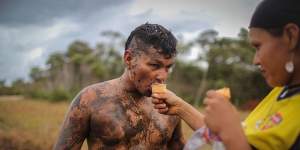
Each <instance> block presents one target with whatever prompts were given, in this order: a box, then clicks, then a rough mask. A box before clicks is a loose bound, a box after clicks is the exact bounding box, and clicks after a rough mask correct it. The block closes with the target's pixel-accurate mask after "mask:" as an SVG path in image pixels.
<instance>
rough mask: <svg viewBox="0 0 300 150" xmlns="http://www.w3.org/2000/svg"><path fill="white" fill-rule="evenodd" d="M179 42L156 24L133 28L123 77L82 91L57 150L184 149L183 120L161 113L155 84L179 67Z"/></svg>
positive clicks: (73, 104)
mask: <svg viewBox="0 0 300 150" xmlns="http://www.w3.org/2000/svg"><path fill="white" fill-rule="evenodd" d="M176 43H177V40H176V38H175V37H174V35H173V34H172V33H171V32H170V31H168V30H167V29H165V28H164V27H162V26H161V25H158V24H149V23H146V24H143V25H141V26H139V27H137V28H136V29H135V30H133V31H132V32H131V34H130V36H129V37H128V39H127V41H126V44H125V52H124V56H123V58H124V63H125V66H126V67H125V70H124V73H123V74H122V75H121V76H120V77H119V78H116V79H113V80H109V81H105V82H101V83H97V84H94V85H90V86H88V87H86V88H84V89H83V90H82V91H81V92H80V93H79V94H78V95H77V96H76V97H75V98H74V100H73V102H72V104H71V106H70V108H69V111H68V113H67V115H66V117H65V120H64V123H63V125H62V129H61V131H60V134H59V138H58V140H57V142H56V144H55V146H54V149H55V150H70V149H80V148H81V146H82V143H83V142H84V140H85V139H87V144H88V148H89V149H91V150H95V149H97V150H99V149H104V150H109V149H117V150H127V149H130V150H155V149H159V150H163V149H171V150H177V149H182V148H183V146H184V138H183V135H182V132H181V124H180V120H179V118H177V117H175V116H167V115H163V114H159V113H158V112H157V110H155V109H154V107H153V104H152V103H151V97H150V96H151V93H152V92H151V85H152V84H154V83H164V82H165V81H166V79H167V77H168V74H169V72H170V69H171V68H172V66H173V64H174V63H175V57H176Z"/></svg>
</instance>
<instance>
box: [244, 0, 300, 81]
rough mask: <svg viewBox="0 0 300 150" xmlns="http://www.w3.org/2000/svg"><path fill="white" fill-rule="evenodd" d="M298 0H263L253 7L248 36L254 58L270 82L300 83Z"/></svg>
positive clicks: (299, 13) (299, 18) (299, 8)
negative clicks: (254, 50) (253, 50)
mask: <svg viewBox="0 0 300 150" xmlns="http://www.w3.org/2000/svg"><path fill="white" fill-rule="evenodd" d="M299 27H300V1H299V0H286V1H283V0H264V1H262V2H261V3H260V4H259V5H258V7H257V8H256V10H255V12H254V14H253V16H252V19H251V22H250V26H249V28H250V32H249V38H250V42H251V44H252V45H253V46H254V47H255V48H256V54H255V57H254V59H253V62H254V64H255V65H258V66H260V68H261V71H262V73H263V75H264V77H265V79H266V80H267V82H268V84H269V85H270V86H284V85H289V84H296V83H300V64H299V61H300V44H299V43H300V42H299V41H300V28H299Z"/></svg>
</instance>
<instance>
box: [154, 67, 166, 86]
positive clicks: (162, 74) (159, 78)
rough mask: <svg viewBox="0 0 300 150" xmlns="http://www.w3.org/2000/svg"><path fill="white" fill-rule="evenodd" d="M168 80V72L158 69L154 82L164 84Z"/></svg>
mask: <svg viewBox="0 0 300 150" xmlns="http://www.w3.org/2000/svg"><path fill="white" fill-rule="evenodd" d="M167 78H168V70H167V69H160V70H159V72H158V73H157V76H156V82H158V83H164V82H165V81H166V80H167Z"/></svg>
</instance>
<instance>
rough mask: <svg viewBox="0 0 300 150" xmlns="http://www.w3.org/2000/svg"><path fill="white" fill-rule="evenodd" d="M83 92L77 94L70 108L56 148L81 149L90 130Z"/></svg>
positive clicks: (60, 149) (66, 149) (62, 149)
mask: <svg viewBox="0 0 300 150" xmlns="http://www.w3.org/2000/svg"><path fill="white" fill-rule="evenodd" d="M82 97H84V96H82V94H79V95H78V96H76V97H75V98H74V100H73V102H72V104H71V106H70V108H69V112H68V113H67V115H66V117H65V120H64V123H63V126H62V128H61V131H60V134H59V137H58V140H57V142H56V144H55V146H54V150H70V149H72V150H73V149H80V148H81V146H82V143H83V142H84V139H85V138H86V136H87V134H88V131H89V112H88V106H87V103H86V102H84V101H87V100H85V99H83V98H82Z"/></svg>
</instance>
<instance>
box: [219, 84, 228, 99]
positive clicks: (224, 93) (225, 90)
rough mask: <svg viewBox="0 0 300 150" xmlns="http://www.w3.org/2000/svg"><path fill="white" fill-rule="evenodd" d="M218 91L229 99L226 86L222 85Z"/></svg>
mask: <svg viewBox="0 0 300 150" xmlns="http://www.w3.org/2000/svg"><path fill="white" fill-rule="evenodd" d="M217 92H218V93H220V94H222V95H224V96H225V97H226V98H228V99H230V97H231V94H230V89H229V88H228V87H224V88H222V89H219V90H217Z"/></svg>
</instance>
